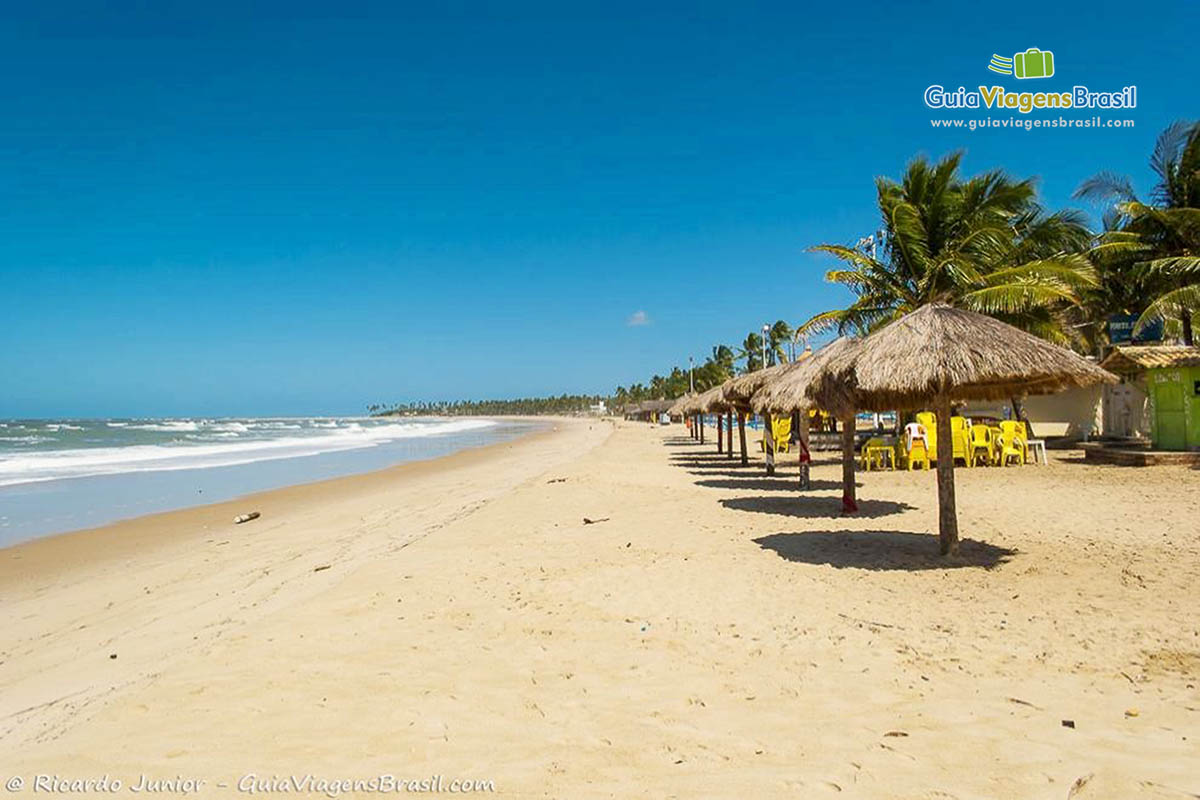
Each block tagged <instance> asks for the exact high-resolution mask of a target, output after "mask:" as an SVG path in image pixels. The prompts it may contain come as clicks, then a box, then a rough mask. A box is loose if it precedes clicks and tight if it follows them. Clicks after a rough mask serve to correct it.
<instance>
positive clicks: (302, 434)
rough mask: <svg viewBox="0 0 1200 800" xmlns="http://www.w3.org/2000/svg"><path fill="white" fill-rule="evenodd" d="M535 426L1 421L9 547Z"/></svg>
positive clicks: (425, 421) (2, 511) (3, 524)
mask: <svg viewBox="0 0 1200 800" xmlns="http://www.w3.org/2000/svg"><path fill="white" fill-rule="evenodd" d="M539 427H541V424H540V423H537V422H531V421H524V420H488V419H459V418H444V417H405V418H395V417H382V418H381V417H273V418H228V419H224V418H223V419H202V418H171V419H91V420H84V419H53V420H18V419H9V420H0V546H7V545H11V544H15V543H17V542H20V541H24V540H27V539H32V538H36V537H38V536H45V535H49V534H53V533H62V532H65V531H71V530H77V529H80V528H90V527H94V526H97V525H104V524H107V523H110V522H115V521H117V520H121V519H128V518H131V517H136V516H141V515H143V514H151V513H155V512H159V511H168V510H172V509H176V508H185V507H188V506H196V505H203V504H206V503H216V502H220V501H222V500H229V499H232V498H234V497H237V496H240V495H243V494H248V493H251V492H258V491H263V490H266V489H275V488H279V487H282V486H291V485H294V484H298V483H308V482H311V481H317V480H323V479H325V478H333V477H337V476H341V475H351V474H357V473H361V472H369V471H372V470H376V469H382V468H384V467H388V466H391V465H393V464H399V463H402V462H406V461H418V460H423V459H429V458H437V457H439V456H443V455H448V454H450V453H453V452H456V451H458V450H463V449H465V448H469V447H479V446H482V445H486V444H491V443H493V442H499V441H506V440H510V439H513V438H516V437H517V436H520V435H522V434H524V433H527V432H529V431H531V430H535V429H537V428H539Z"/></svg>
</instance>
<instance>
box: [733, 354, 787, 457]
mask: <svg viewBox="0 0 1200 800" xmlns="http://www.w3.org/2000/svg"><path fill="white" fill-rule="evenodd" d="M790 366H791V364H789V363H787V362H784V363H781V364H775V365H774V366H771V367H765V368H763V369H758V370H755V371H754V372H747V373H746V374H745V375H738V376H737V377H734V378H730V379H729V380H727V381H726V382H725V384H724V385H723V386H722V389H721V392H722V395H723V396H724V397H725V401H726V402H727V403H729V405H730V407H731V408H733V409H734V410H735V411H737V415H738V436H739V437H740V439H741V443H742V464H743V465H744V464H746V463H748V459H747V458H746V412H747V411H749V410H750V398H751V397H753V396H754V393H755V392H757V391H758V390H759V389H761V388H762V387H763V386H765V385H766V383H767V382H768V381H770V380H772V379H774V378H775V377H776V376H778V375H780V374H781V373H782V372H783V371H784V370H786V369H787V368H788V367H790ZM764 422H765V423H766V430H767V433H768V435H766V436H764V437H763V452H764V454H765V455H766V459H767V474H768V475H771V474H774V472H775V450H774V440H773V437H771V436H770V435H769V434H770V431H771V424H770V415H769V414H768V415H766V417H764Z"/></svg>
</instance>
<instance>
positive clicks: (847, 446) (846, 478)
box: [841, 411, 858, 514]
mask: <svg viewBox="0 0 1200 800" xmlns="http://www.w3.org/2000/svg"><path fill="white" fill-rule="evenodd" d="M841 422H842V513H843V514H854V513H857V512H858V497H857V494H858V493H857V491H856V490H855V487H854V433H855V427H856V426H855V423H854V412H853V411H851V412H849V413H847V414H844V415H842V420H841Z"/></svg>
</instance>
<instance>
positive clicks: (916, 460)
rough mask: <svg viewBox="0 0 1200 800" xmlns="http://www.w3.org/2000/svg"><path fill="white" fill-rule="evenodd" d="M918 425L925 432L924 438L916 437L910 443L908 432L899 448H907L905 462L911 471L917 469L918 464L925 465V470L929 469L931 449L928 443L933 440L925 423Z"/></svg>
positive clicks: (923, 433)
mask: <svg viewBox="0 0 1200 800" xmlns="http://www.w3.org/2000/svg"><path fill="white" fill-rule="evenodd" d="M916 424H918V425H920V426H921V428H922V430H923V432H922V436H923V437H924V438H921V437H917V436H914V437H912V440H911V441H909V437H908V435H907V432H906V433H905V435H904V436H903V437H902V438H901V440H900V444H899V445H898V446H899V447H900V448H901V449H905V448H907V450H906V452H905V453H904V461H905V463H906V465H907V466H908V469H909V470H912V469H915V468H916V466H917V464H922V465H924V466H923V468H924V469H929V454H930V447H929V444H928V441H929V439H930V438H931V437H930V435H929V428H928V427H926V426H925V424H924V423H916Z"/></svg>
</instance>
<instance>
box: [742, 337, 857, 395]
mask: <svg viewBox="0 0 1200 800" xmlns="http://www.w3.org/2000/svg"><path fill="white" fill-rule="evenodd" d="M857 344H858V340H857V339H850V338H847V337H842V338H841V339H837V340H835V341H833V342H830V343H829V344H827V345H825V346H824V347H822V348H821V349H820V350H818V351H817V352H815V353H811V354H807V355H806V356H802V357H801V359H800V360H798V361H793V362H792V363H791V364H789V365H788V368H787V369H785V370H783V371H782V372H780V373H779V374H778V375H777V376H776V377H775V378H774V379H773V380H770V381H767V383H766V385H765V386H763V387H762V388H761V389H759V390H758V391H757V392H755V393H754V396H753V397H752V398H751V399H750V406H751V408H753V409H754V411H756V412H758V413H759V414H761V413H763V412H771V413H776V414H790V413H792V412H793V411H807V410H809V409H810V408H823V409H824V410H826V411H834V412H837V411H842V410H843V409H842V408H840V407H838V406H837V405H836V401H837V400H838V398H837V397H818V396H817V391H816V390H817V386H818V383H819V382H818V380H817V379H818V378H819V377H820V376H821V375H822V374H824V371H825V369H826V367H827V366H828V364H829V363H830V362H831V361H832V359H833V358H834V357H835V356H837V355H838V354H839V353H843V354H844V353H846V352H848V351H849V350H850V349H853V348H854V347H856V346H857ZM845 410H854V409H853V408H850V409H845Z"/></svg>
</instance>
